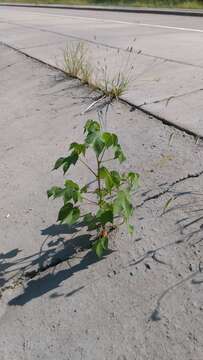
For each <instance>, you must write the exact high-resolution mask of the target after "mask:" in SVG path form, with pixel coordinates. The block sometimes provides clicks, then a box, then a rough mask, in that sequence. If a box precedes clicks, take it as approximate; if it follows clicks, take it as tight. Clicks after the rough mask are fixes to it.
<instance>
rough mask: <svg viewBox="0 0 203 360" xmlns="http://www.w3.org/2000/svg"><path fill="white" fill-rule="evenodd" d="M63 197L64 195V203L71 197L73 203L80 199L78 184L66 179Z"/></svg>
mask: <svg viewBox="0 0 203 360" xmlns="http://www.w3.org/2000/svg"><path fill="white" fill-rule="evenodd" d="M63 197H64V204H66V203H67V202H69V201H70V200H72V199H73V201H74V203H76V202H77V201H79V200H81V195H80V189H79V186H78V184H76V183H75V182H73V181H72V180H66V181H65V189H64V196H63Z"/></svg>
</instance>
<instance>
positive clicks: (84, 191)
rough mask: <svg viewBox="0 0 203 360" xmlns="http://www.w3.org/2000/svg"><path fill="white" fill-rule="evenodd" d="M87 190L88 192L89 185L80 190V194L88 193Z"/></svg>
mask: <svg viewBox="0 0 203 360" xmlns="http://www.w3.org/2000/svg"><path fill="white" fill-rule="evenodd" d="M87 190H88V185H85V186H83V187H82V188H81V189H80V192H81V193H86V192H87Z"/></svg>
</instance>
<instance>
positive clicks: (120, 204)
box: [113, 190, 133, 221]
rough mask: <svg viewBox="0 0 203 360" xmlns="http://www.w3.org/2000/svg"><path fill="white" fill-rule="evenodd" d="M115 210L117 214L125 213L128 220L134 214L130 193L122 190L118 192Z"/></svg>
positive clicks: (114, 205)
mask: <svg viewBox="0 0 203 360" xmlns="http://www.w3.org/2000/svg"><path fill="white" fill-rule="evenodd" d="M113 211H114V214H115V215H123V216H124V218H125V220H126V221H127V220H128V219H129V217H130V216H132V214H133V206H132V204H131V202H130V201H129V194H128V193H127V192H126V191H124V190H121V191H119V192H118V194H117V197H116V199H115V200H114V204H113Z"/></svg>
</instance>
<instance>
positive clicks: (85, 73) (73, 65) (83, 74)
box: [63, 42, 91, 84]
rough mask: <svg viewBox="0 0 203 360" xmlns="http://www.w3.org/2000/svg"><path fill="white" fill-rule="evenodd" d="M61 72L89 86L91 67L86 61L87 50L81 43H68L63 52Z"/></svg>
mask: <svg viewBox="0 0 203 360" xmlns="http://www.w3.org/2000/svg"><path fill="white" fill-rule="evenodd" d="M63 70H64V72H65V73H67V74H68V75H69V76H71V77H73V78H77V79H80V80H81V81H82V82H83V83H86V84H89V82H90V77H91V66H90V64H89V62H88V60H87V48H86V46H85V44H84V43H83V42H79V43H76V44H75V43H70V44H68V45H67V46H66V49H65V51H64V64H63Z"/></svg>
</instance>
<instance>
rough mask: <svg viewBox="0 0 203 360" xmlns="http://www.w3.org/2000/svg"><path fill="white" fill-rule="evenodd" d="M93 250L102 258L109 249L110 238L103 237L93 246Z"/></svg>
mask: <svg viewBox="0 0 203 360" xmlns="http://www.w3.org/2000/svg"><path fill="white" fill-rule="evenodd" d="M92 249H93V250H94V251H95V253H96V255H97V256H98V257H99V258H101V257H102V255H103V253H104V251H105V250H107V249H108V237H101V238H99V239H98V240H96V241H95V242H94V243H93V245H92Z"/></svg>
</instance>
